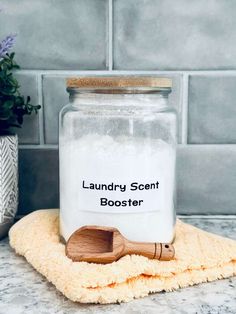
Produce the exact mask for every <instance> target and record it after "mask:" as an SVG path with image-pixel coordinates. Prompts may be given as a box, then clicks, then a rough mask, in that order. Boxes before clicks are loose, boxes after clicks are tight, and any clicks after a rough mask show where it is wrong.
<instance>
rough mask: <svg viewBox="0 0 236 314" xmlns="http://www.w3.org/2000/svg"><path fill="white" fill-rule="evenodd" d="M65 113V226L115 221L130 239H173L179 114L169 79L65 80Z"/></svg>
mask: <svg viewBox="0 0 236 314" xmlns="http://www.w3.org/2000/svg"><path fill="white" fill-rule="evenodd" d="M67 91H68V92H69V94H70V102H69V104H68V105H66V106H65V107H64V108H63V109H62V110H61V113H60V126H59V152H60V232H61V236H62V237H63V238H64V240H68V238H69V236H70V235H71V234H72V233H73V232H74V231H75V230H77V229H78V228H80V227H82V226H84V225H99V226H110V227H116V228H118V229H119V230H120V232H121V233H122V234H123V235H124V236H125V237H126V238H127V239H129V240H132V241H144V242H146V241H147V242H149V241H150V242H172V240H173V238H174V226H175V160H176V137H177V136H176V133H177V121H176V120H177V118H176V112H175V110H174V109H173V108H171V107H170V106H168V94H169V93H170V92H171V80H170V79H167V78H156V77H90V78H88V77H81V78H71V79H68V80H67Z"/></svg>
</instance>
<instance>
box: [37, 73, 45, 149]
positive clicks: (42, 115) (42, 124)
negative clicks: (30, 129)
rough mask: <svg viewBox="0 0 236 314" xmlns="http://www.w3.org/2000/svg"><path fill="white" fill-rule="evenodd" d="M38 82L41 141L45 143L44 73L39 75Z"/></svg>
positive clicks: (41, 143) (42, 143)
mask: <svg viewBox="0 0 236 314" xmlns="http://www.w3.org/2000/svg"><path fill="white" fill-rule="evenodd" d="M37 82H38V86H37V87H38V101H39V105H40V106H41V109H40V110H39V143H40V145H44V121H43V118H44V106H43V76H42V74H38V75H37Z"/></svg>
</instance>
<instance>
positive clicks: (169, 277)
mask: <svg viewBox="0 0 236 314" xmlns="http://www.w3.org/2000/svg"><path fill="white" fill-rule="evenodd" d="M58 222H59V215H58V210H38V211H36V212H33V213H31V214H29V215H28V216H26V217H25V218H23V219H21V220H20V221H19V222H17V223H16V224H15V225H14V226H13V227H12V228H11V230H10V233H9V236H10V245H11V246H12V247H13V248H14V249H15V251H16V253H18V254H20V255H23V256H24V257H25V258H26V260H27V261H28V262H29V263H30V264H31V265H32V266H33V267H34V268H35V269H36V270H37V271H38V272H39V273H41V274H42V275H43V276H45V277H46V278H47V280H48V281H50V282H52V283H53V284H54V285H55V286H56V288H57V289H58V290H60V291H61V292H62V293H63V294H64V295H65V296H66V297H67V298H69V299H71V300H72V301H77V302H83V303H103V304H105V303H115V302H127V301H130V300H132V299H134V298H139V297H144V296H146V295H148V294H149V293H151V292H158V291H163V290H164V291H172V290H174V289H178V288H182V287H187V286H192V285H194V284H198V283H202V282H207V281H212V280H216V279H221V278H226V277H230V276H233V275H235V274H236V241H233V240H230V239H226V238H223V237H220V236H217V235H214V234H211V233H208V232H205V231H202V230H200V229H198V228H195V227H193V226H191V225H188V224H185V223H183V222H181V221H177V227H176V239H175V242H174V246H175V251H176V256H175V260H172V261H168V262H164V261H162V262H161V261H156V260H150V259H148V258H146V257H143V256H138V255H127V256H125V257H123V258H121V259H120V260H119V261H117V262H114V263H111V264H106V265H101V264H93V263H91V264H89V263H86V262H72V260H70V259H69V258H67V257H66V255H65V245H64V244H62V243H61V242H60V239H59V223H58Z"/></svg>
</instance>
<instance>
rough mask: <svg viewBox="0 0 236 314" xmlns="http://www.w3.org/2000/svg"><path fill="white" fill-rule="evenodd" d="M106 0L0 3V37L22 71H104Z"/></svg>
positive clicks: (28, 0) (12, 0) (23, 0)
mask: <svg viewBox="0 0 236 314" xmlns="http://www.w3.org/2000/svg"><path fill="white" fill-rule="evenodd" d="M107 4H108V1H107V0H99V1H98V0H90V1H86V0H71V1H66V0H60V1H55V0H34V1H31V0H21V1H17V0H11V1H7V0H2V1H1V8H2V12H1V13H0V19H1V25H2V26H1V28H0V38H3V37H4V36H6V35H7V34H9V33H13V34H15V33H16V34H17V37H16V44H15V46H14V50H15V51H16V59H17V61H18V62H19V64H20V65H21V67H22V68H24V69H73V70H75V69H86V70H88V69H104V68H106V50H107V48H106V29H107Z"/></svg>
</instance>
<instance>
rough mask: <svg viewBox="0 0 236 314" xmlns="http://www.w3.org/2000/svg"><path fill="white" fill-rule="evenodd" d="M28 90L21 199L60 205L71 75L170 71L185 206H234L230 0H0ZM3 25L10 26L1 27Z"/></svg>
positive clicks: (23, 209)
mask: <svg viewBox="0 0 236 314" xmlns="http://www.w3.org/2000/svg"><path fill="white" fill-rule="evenodd" d="M0 6H1V9H2V12H1V14H0V21H1V25H2V27H1V28H0V38H2V37H4V35H6V34H8V33H9V32H11V33H17V39H16V45H15V49H14V50H15V51H16V59H17V61H18V62H19V64H20V65H21V67H22V70H21V71H19V72H18V73H17V76H18V78H19V80H20V83H21V87H22V92H23V93H24V94H25V95H28V94H29V95H30V96H31V98H32V102H33V103H34V104H41V105H42V110H40V113H39V114H38V115H37V116H32V117H27V118H26V119H25V125H24V128H23V129H22V130H20V131H19V135H20V143H21V145H20V160H19V163H20V209H19V214H25V213H28V212H30V211H32V210H35V209H37V208H49V207H57V206H58V199H59V193H58V112H59V110H60V108H61V107H62V106H63V105H64V104H66V103H67V101H68V95H67V93H66V91H65V78H66V77H68V76H74V75H122V74H132V75H140V74H145V75H157V76H168V77H171V78H173V82H174V88H173V93H172V95H171V98H170V101H171V103H172V105H174V106H176V107H177V109H178V112H179V118H180V119H179V121H180V123H179V144H180V145H179V150H178V167H177V177H178V182H177V186H178V189H177V190H178V194H177V195H178V197H177V208H178V213H181V214H209V213H210V214H236V198H235V191H236V145H235V144H236V105H235V95H236V92H235V90H236V88H235V86H236V45H235V42H236V3H235V2H234V1H233V0H229V1H226V0H222V1H218V0H212V1H208V2H207V1H203V0H199V1H194V2H193V1H188V0H179V1H171V0H129V1H127V0H71V1H66V0H61V1H55V0H35V1H30V0H21V1H17V0H11V1H7V0H2V1H1V3H0ZM3 26H4V27H3Z"/></svg>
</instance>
